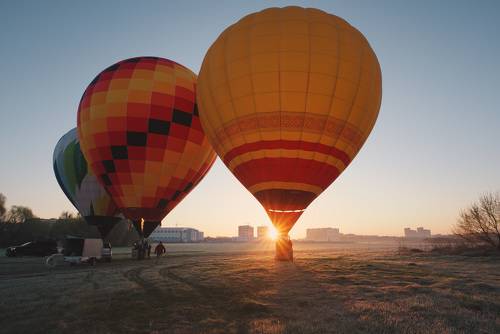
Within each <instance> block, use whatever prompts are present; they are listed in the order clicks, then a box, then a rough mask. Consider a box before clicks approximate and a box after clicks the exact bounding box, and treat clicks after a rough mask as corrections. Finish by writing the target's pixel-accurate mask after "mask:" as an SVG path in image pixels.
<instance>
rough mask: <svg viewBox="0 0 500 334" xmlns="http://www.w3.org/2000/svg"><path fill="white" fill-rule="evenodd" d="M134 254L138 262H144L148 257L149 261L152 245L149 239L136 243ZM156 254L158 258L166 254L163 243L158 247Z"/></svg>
mask: <svg viewBox="0 0 500 334" xmlns="http://www.w3.org/2000/svg"><path fill="white" fill-rule="evenodd" d="M134 252H135V253H136V254H137V260H143V259H144V258H146V257H147V258H148V259H149V258H151V244H150V243H149V241H148V240H147V239H142V240H139V241H136V242H134V245H133V253H134ZM154 252H155V254H156V257H157V258H159V257H160V256H162V255H163V254H165V252H166V249H165V246H164V245H163V243H162V242H161V241H160V243H159V244H158V245H156V247H155V250H154Z"/></svg>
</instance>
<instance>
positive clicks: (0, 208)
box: [0, 193, 7, 221]
mask: <svg viewBox="0 0 500 334" xmlns="http://www.w3.org/2000/svg"><path fill="white" fill-rule="evenodd" d="M6 201H7V198H6V197H5V195H4V194H2V193H0V221H3V220H4V216H5V213H6V212H7V208H5V202H6Z"/></svg>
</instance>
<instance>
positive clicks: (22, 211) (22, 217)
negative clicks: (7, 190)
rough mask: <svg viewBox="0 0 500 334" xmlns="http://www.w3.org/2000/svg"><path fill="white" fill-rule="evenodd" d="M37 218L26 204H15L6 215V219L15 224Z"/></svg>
mask: <svg viewBox="0 0 500 334" xmlns="http://www.w3.org/2000/svg"><path fill="white" fill-rule="evenodd" d="M33 218H37V217H36V216H35V215H34V214H33V211H31V209H30V208H28V207H26V206H17V205H13V206H12V207H11V208H10V210H9V212H8V213H7V216H6V221H7V222H9V223H13V224H20V223H24V222H26V221H27V220H29V219H33Z"/></svg>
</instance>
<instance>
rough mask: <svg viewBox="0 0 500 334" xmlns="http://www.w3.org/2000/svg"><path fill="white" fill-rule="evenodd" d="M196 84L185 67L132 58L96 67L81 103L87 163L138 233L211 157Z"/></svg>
mask: <svg viewBox="0 0 500 334" xmlns="http://www.w3.org/2000/svg"><path fill="white" fill-rule="evenodd" d="M195 88H196V75H195V74H194V73H193V72H191V71H190V70H189V69H187V68H186V67H184V66H182V65H180V64H177V63H176V62H174V61H171V60H167V59H163V58H156V57H138V58H132V59H127V60H123V61H121V62H118V63H116V64H114V65H112V66H110V67H109V68H107V69H105V70H104V71H102V72H101V73H100V74H99V75H98V76H97V77H96V78H95V79H94V80H93V81H92V83H91V84H90V85H89V86H88V87H87V89H86V90H85V93H84V94H83V97H82V99H81V101H80V105H79V108H78V133H79V135H80V138H81V146H82V151H83V153H84V155H85V157H86V158H87V160H88V161H89V165H90V168H91V169H92V171H93V172H94V173H95V174H96V175H97V176H98V179H99V182H100V183H101V184H102V185H103V186H104V187H105V188H106V190H107V191H108V193H109V194H110V195H111V196H112V198H113V200H114V202H115V203H116V205H117V206H118V208H119V209H120V211H121V212H123V214H124V215H125V216H126V217H127V218H129V219H131V220H133V221H134V225H135V226H136V228H137V229H138V231H139V233H141V234H143V235H145V236H148V235H149V234H150V233H151V232H152V231H153V230H154V228H155V227H156V226H157V225H158V224H159V223H160V221H161V220H162V219H163V218H164V217H165V215H167V214H168V213H169V212H170V211H171V210H172V209H173V208H174V207H175V206H176V205H177V204H178V203H179V202H180V201H181V200H182V199H183V198H184V197H185V196H186V195H187V194H188V193H189V192H190V191H191V190H192V189H193V188H194V187H195V186H196V184H197V183H198V182H199V181H200V180H201V179H202V178H203V177H204V176H205V174H206V173H207V172H208V170H209V169H210V167H211V166H212V164H213V162H214V161H215V157H216V154H215V152H214V151H213V149H212V147H211V146H210V144H209V142H208V140H207V139H206V137H205V134H204V133H203V130H202V127H201V124H200V120H199V117H198V109H197V106H196V102H195V96H196V92H195Z"/></svg>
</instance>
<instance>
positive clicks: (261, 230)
mask: <svg viewBox="0 0 500 334" xmlns="http://www.w3.org/2000/svg"><path fill="white" fill-rule="evenodd" d="M268 236H269V227H267V226H257V239H266V238H267V237H268Z"/></svg>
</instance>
